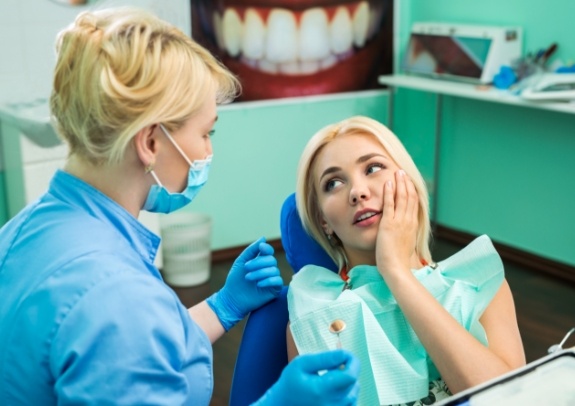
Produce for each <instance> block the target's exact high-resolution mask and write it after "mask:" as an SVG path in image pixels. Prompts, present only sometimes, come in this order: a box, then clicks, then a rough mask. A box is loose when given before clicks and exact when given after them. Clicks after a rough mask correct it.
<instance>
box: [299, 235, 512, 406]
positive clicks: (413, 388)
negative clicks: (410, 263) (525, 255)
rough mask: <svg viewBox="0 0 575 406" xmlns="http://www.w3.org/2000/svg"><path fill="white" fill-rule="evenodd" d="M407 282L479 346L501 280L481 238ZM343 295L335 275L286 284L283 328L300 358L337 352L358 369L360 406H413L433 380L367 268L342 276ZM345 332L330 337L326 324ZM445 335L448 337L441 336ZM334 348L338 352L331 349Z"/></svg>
mask: <svg viewBox="0 0 575 406" xmlns="http://www.w3.org/2000/svg"><path fill="white" fill-rule="evenodd" d="M413 273H414V275H415V276H416V277H417V279H418V280H419V281H420V282H421V284H422V285H423V286H425V288H426V289H427V290H428V291H429V292H430V293H431V294H432V295H433V296H434V297H435V298H436V299H437V300H438V301H439V302H440V303H441V304H442V305H443V307H444V308H445V309H446V310H447V311H448V312H449V313H450V314H451V315H452V316H453V317H454V318H455V319H456V320H457V321H458V322H459V323H460V324H461V325H462V326H463V327H465V328H466V329H467V330H468V331H469V332H470V333H471V334H473V336H474V337H475V338H477V339H478V340H479V341H480V342H482V343H483V344H485V345H487V337H486V335H485V330H484V329H483V326H482V325H481V324H480V323H479V318H480V317H481V315H482V314H483V312H484V311H485V309H486V308H487V306H488V305H489V303H490V302H491V300H492V299H493V297H494V296H495V294H496V293H497V291H498V289H499V287H500V286H501V283H502V282H503V279H504V274H503V264H502V262H501V259H500V257H499V255H498V254H497V251H496V250H495V248H494V247H493V244H492V243H491V240H490V239H489V237H487V236H485V235H483V236H481V237H478V238H477V239H475V240H474V241H473V242H471V243H470V244H469V245H468V246H467V247H465V248H464V249H462V250H461V251H459V252H458V253H456V254H454V255H453V256H451V257H450V258H448V259H446V260H444V261H441V262H439V263H437V266H436V267H435V266H434V267H432V266H425V267H424V268H421V269H418V270H414V271H413ZM348 275H349V278H350V280H349V282H350V286H351V289H344V286H345V282H344V281H343V280H342V279H341V278H340V276H339V275H337V274H336V273H334V272H332V271H330V270H328V269H326V268H322V267H318V266H315V265H309V266H305V267H304V268H302V269H301V270H300V271H299V272H298V273H296V274H295V275H294V277H293V279H292V282H291V283H290V288H289V291H288V304H289V316H290V328H291V332H292V335H293V338H294V340H295V343H296V346H297V348H298V351H299V353H300V354H305V353H313V352H318V351H325V350H329V349H335V348H337V347H338V345H341V347H342V348H344V349H347V350H349V351H351V352H353V353H354V354H355V355H356V356H358V357H359V359H360V361H361V373H360V388H361V389H360V396H359V404H360V405H390V404H397V403H405V402H409V401H414V400H418V399H421V398H422V397H424V396H426V395H427V393H428V387H429V382H431V381H434V380H436V379H438V378H439V373H438V371H437V369H436V367H435V366H434V365H433V362H432V361H431V359H430V357H429V355H428V354H427V352H426V351H425V348H424V347H423V345H422V344H421V342H420V340H419V339H418V337H417V335H416V334H415V332H414V331H413V329H412V328H411V326H410V325H409V323H408V322H407V320H406V318H405V316H404V315H403V313H402V311H401V309H400V308H399V306H398V304H397V302H396V301H395V298H394V297H393V295H392V293H391V291H390V290H389V288H388V287H387V285H386V283H385V281H384V279H383V277H382V276H381V275H380V273H379V272H378V270H377V268H376V267H375V266H368V265H360V266H356V267H354V268H353V269H351V270H350V271H349V274H348ZM338 319H339V320H343V321H344V322H345V325H346V327H345V329H344V330H343V331H341V332H340V333H339V334H335V333H333V332H330V329H329V326H330V324H331V323H332V322H333V321H334V320H338ZM446 334H448V332H446ZM338 340H339V344H338Z"/></svg>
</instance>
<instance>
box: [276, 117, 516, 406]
mask: <svg viewBox="0 0 575 406" xmlns="http://www.w3.org/2000/svg"><path fill="white" fill-rule="evenodd" d="M296 199H297V208H298V211H299V213H300V216H301V219H302V223H303V225H304V227H305V228H306V230H307V231H308V232H309V233H310V234H311V236H312V237H313V238H314V239H315V240H317V242H318V243H319V244H320V245H321V246H322V247H323V248H324V249H325V250H326V251H327V252H328V254H329V255H330V256H331V258H332V259H333V260H334V262H335V263H336V264H337V265H338V269H339V270H340V271H339V273H338V274H336V273H334V272H332V271H330V270H328V269H325V268H321V267H318V266H314V265H308V266H305V267H303V268H302V269H301V270H299V272H297V273H296V274H295V275H294V277H293V279H292V282H291V284H290V289H289V293H288V300H289V315H290V325H289V328H288V330H287V341H288V357H289V359H290V360H291V359H292V358H293V357H294V356H295V355H296V354H297V353H298V352H299V353H310V352H317V351H321V350H326V349H334V348H338V347H342V348H344V349H347V350H350V351H352V352H353V353H355V354H356V355H357V356H358V357H359V358H360V360H361V374H360V386H361V391H360V396H359V399H360V402H359V404H361V405H374V404H375V405H391V404H406V403H409V404H410V405H412V404H416V405H423V404H432V403H434V402H435V401H439V400H440V399H444V398H446V397H448V396H450V395H451V394H452V393H456V392H460V391H462V390H464V389H467V388H469V387H472V386H474V385H477V384H480V383H482V382H485V381H486V380H489V379H491V378H494V377H496V376H498V375H501V374H503V373H506V372H508V371H511V370H513V369H515V368H518V367H520V366H522V365H524V364H525V355H524V352H523V345H522V342H521V337H520V334H519V329H518V326H517V319H516V315H515V307H514V303H513V297H512V295H511V291H510V289H509V285H508V284H507V282H506V280H505V277H504V271H503V265H502V262H501V259H500V258H499V256H498V254H497V252H496V250H495V248H494V247H493V245H492V243H491V241H490V239H489V238H488V237H487V236H481V237H479V238H477V239H476V240H475V241H473V242H472V243H470V244H469V245H468V246H467V247H465V248H464V249H462V250H461V251H460V252H458V253H456V254H454V255H453V256H452V257H450V258H448V259H446V260H444V261H441V262H439V263H435V262H434V261H433V260H432V258H431V253H430V249H429V238H430V224H429V210H428V195H427V190H426V187H425V183H424V181H423V178H422V176H421V174H420V173H419V171H418V169H417V167H416V166H415V164H414V162H413V160H412V159H411V157H410V156H409V154H408V152H407V151H406V149H405V147H404V146H403V145H402V144H401V142H400V141H399V140H398V138H397V137H396V136H395V135H394V134H393V133H392V132H391V131H390V130H388V129H387V128H386V127H385V126H383V125H382V124H380V123H379V122H377V121H374V120H372V119H370V118H367V117H352V118H349V119H347V120H344V121H342V122H339V123H336V124H332V125H328V126H327V127H324V128H323V129H321V130H320V131H319V132H318V133H316V134H315V135H314V136H313V137H312V138H311V139H310V141H309V142H308V144H307V146H306V147H305V149H304V151H303V154H302V156H301V159H300V163H299V168H298V176H297V188H296Z"/></svg>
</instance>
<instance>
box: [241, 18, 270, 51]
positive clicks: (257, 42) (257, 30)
mask: <svg viewBox="0 0 575 406" xmlns="http://www.w3.org/2000/svg"><path fill="white" fill-rule="evenodd" d="M265 38H266V26H265V24H264V21H263V19H262V18H261V17H260V15H259V14H258V13H257V11H256V10H254V9H253V8H248V9H247V10H246V14H245V19H244V35H243V38H242V53H243V55H244V56H245V57H246V58H250V59H261V58H263V57H264V52H265Z"/></svg>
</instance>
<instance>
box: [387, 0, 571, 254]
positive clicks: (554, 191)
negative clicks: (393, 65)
mask: <svg viewBox="0 0 575 406" xmlns="http://www.w3.org/2000/svg"><path fill="white" fill-rule="evenodd" d="M401 4H402V6H403V5H405V7H403V8H402V9H401V11H400V13H402V16H401V21H403V22H404V23H405V22H408V24H409V25H410V23H411V22H414V21H446V22H453V23H464V24H482V25H490V24H510V25H519V26H522V27H523V29H524V44H525V46H524V50H525V51H533V50H536V49H538V48H542V47H546V46H548V45H550V44H551V43H552V42H554V41H555V42H557V43H558V44H559V48H558V53H557V57H558V58H562V59H564V60H565V61H570V60H573V58H575V43H573V41H572V33H571V32H570V30H569V28H570V27H571V26H572V16H573V15H575V2H573V1H572V0H551V1H548V2H545V3H543V2H539V1H533V0H530V1H525V0H507V1H504V2H503V1H497V2H496V1H492V0H488V1H482V2H472V1H461V0H435V1H433V2H431V1H426V0H412V1H410V2H403V1H402V2H401ZM402 31H403V29H402ZM403 45H404V44H403ZM443 100H444V103H443V114H442V117H441V122H442V132H441V137H442V138H441V155H440V176H439V193H438V218H437V220H438V223H440V224H442V225H445V226H448V227H451V228H454V229H458V230H462V231H466V232H469V233H472V234H483V233H485V234H488V235H489V236H491V238H492V239H494V240H496V241H499V242H501V243H504V244H507V245H510V246H513V247H516V248H519V249H522V250H525V251H528V252H532V253H535V254H537V255H540V256H543V257H546V258H549V259H552V260H556V261H560V262H564V263H567V264H570V265H575V249H574V247H575V245H574V243H575V213H574V212H573V208H574V207H575V182H574V181H573V179H575V164H574V162H575V160H574V156H575V137H573V129H574V128H575V115H570V114H565V113H559V112H552V111H544V110H538V109H534V108H527V107H517V106H510V105H503V104H497V103H489V102H482V101H475V100H469V99H462V98H456V97H444V99H443ZM395 102H396V104H395V110H394V120H395V121H394V123H395V126H394V129H395V131H396V133H397V134H398V135H399V136H400V137H401V138H403V139H404V142H405V143H406V145H407V146H408V148H409V149H410V151H411V152H412V155H413V156H414V159H415V160H416V162H417V163H418V165H419V166H420V167H421V168H422V171H423V172H424V173H425V172H427V173H428V174H429V173H432V168H433V166H432V165H433V145H432V144H430V141H429V140H430V139H433V134H434V128H435V106H436V105H435V103H436V97H435V95H433V94H429V93H424V92H419V91H411V90H399V91H398V92H397V97H396V98H395Z"/></svg>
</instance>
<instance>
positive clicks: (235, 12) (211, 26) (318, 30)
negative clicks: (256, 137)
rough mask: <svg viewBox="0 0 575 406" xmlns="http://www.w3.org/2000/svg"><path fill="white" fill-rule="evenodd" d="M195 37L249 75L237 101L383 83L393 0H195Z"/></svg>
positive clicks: (389, 49)
mask: <svg viewBox="0 0 575 406" xmlns="http://www.w3.org/2000/svg"><path fill="white" fill-rule="evenodd" d="M191 5H192V7H191V11H192V37H193V38H194V39H195V40H196V41H198V42H199V43H200V44H202V45H204V46H205V47H206V48H208V49H209V50H210V51H211V52H212V53H213V54H214V55H216V56H217V57H218V59H220V60H221V61H222V62H223V63H224V64H225V65H226V66H227V67H228V68H229V69H230V70H231V71H232V72H234V73H235V74H236V76H237V77H238V78H239V79H240V81H241V83H242V95H241V97H240V98H239V99H238V101H251V100H265V99H278V98H285V97H299V96H308V95H318V94H331V93H341V92H355V91H361V90H367V89H375V88H378V87H379V85H378V84H377V77H378V76H379V75H382V74H389V73H391V72H392V66H393V65H392V54H393V52H392V34H393V0H369V1H349V0H347V1H346V0H191Z"/></svg>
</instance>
